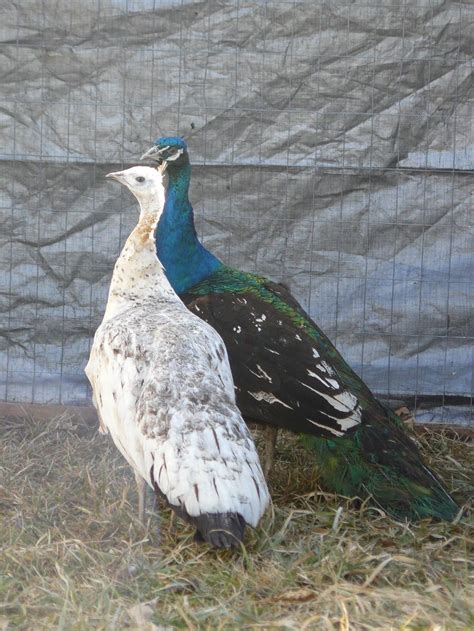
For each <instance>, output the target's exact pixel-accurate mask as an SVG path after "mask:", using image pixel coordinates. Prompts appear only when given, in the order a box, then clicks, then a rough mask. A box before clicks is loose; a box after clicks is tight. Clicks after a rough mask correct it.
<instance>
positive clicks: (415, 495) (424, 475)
mask: <svg viewBox="0 0 474 631" xmlns="http://www.w3.org/2000/svg"><path fill="white" fill-rule="evenodd" d="M303 442H304V443H305V444H306V445H307V446H308V447H309V448H311V450H313V451H315V452H316V454H317V461H318V466H319V467H320V474H321V476H322V479H323V482H324V484H325V485H326V486H327V487H328V488H329V489H330V490H331V491H334V492H336V493H339V494H342V495H346V496H349V497H354V496H358V497H361V498H365V497H367V496H371V497H372V499H373V501H374V502H375V503H376V504H377V505H378V506H379V507H380V508H382V509H383V510H384V511H385V512H387V513H388V514H390V515H392V517H395V518H396V519H409V520H412V521H415V520H418V519H423V518H425V517H433V518H435V519H440V520H445V521H452V520H453V519H454V518H455V517H456V515H457V513H458V511H459V507H458V505H457V504H456V502H455V501H454V500H453V498H452V497H451V496H450V495H449V493H448V492H447V491H446V490H445V489H444V487H443V485H442V483H441V481H440V480H439V478H438V477H437V476H436V475H435V474H434V473H433V472H432V471H431V470H430V469H429V468H428V467H427V466H426V465H425V464H424V463H423V460H422V457H421V455H420V452H419V451H418V448H417V446H416V445H415V443H414V442H413V441H412V440H411V438H410V437H409V436H408V435H407V434H406V432H405V431H404V429H403V428H401V427H400V426H399V423H398V422H397V421H395V420H392V419H386V420H385V421H384V422H383V423H382V422H381V421H379V420H376V421H375V422H372V421H369V420H366V419H363V422H362V424H361V426H360V427H359V428H358V429H357V430H356V432H355V433H354V434H353V435H352V436H351V437H350V438H349V437H346V438H334V439H332V438H331V439H323V438H319V437H314V436H309V435H307V436H305V437H304V438H303Z"/></svg>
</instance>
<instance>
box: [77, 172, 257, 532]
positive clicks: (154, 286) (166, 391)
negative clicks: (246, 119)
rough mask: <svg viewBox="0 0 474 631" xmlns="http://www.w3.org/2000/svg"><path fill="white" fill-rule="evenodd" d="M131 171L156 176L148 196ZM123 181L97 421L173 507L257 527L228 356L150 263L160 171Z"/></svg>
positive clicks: (99, 344) (101, 336)
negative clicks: (131, 223)
mask: <svg viewBox="0 0 474 631" xmlns="http://www.w3.org/2000/svg"><path fill="white" fill-rule="evenodd" d="M137 173H138V174H139V176H141V177H144V178H152V179H153V180H154V185H153V187H152V190H151V192H150V191H149V192H148V194H145V193H144V194H141V195H140V196H139V195H138V194H137V193H136V191H135V190H134V189H133V185H134V184H133V182H132V183H131V184H130V182H127V181H126V178H128V177H132V176H133V177H134V178H136V177H137ZM120 176H121V177H122V179H123V180H125V181H124V182H123V183H125V184H126V185H127V186H129V188H130V190H131V191H132V192H133V193H134V194H135V195H136V196H137V198H138V199H139V201H140V205H141V214H140V220H139V223H138V225H137V226H136V228H135V229H134V230H133V232H132V233H131V235H130V237H129V238H128V240H127V242H126V244H125V247H124V248H123V251H122V253H121V255H120V257H119V259H118V260H117V263H116V265H115V268H114V274H113V278H112V283H111V287H110V292H109V299H108V303H107V309H106V312H105V316H104V320H103V322H102V324H101V325H100V327H99V328H98V330H97V332H96V334H95V337H94V343H93V347H92V350H91V355H90V359H89V363H88V365H87V367H86V374H87V376H88V378H89V380H90V382H91V385H92V389H93V393H94V398H93V400H94V404H95V405H96V407H97V410H98V414H99V417H100V419H101V425H103V426H104V428H106V429H107V430H108V431H109V432H110V434H111V436H112V438H113V440H114V442H115V444H116V445H117V447H118V449H119V450H120V451H121V453H122V454H123V455H124V457H125V458H126V459H127V461H128V462H129V463H130V465H131V466H132V467H133V468H134V470H135V471H138V472H139V474H140V475H141V476H142V477H143V478H144V479H145V480H146V481H147V482H148V484H149V485H150V486H151V487H152V488H153V487H154V484H156V485H157V487H158V488H159V490H160V491H161V492H162V493H163V494H164V495H165V496H166V498H167V500H168V502H169V503H170V504H171V505H172V506H175V507H177V508H179V509H181V510H184V511H185V512H186V513H187V514H188V515H189V516H191V517H194V516H198V515H201V514H204V513H223V512H235V513H239V514H241V515H242V517H243V518H244V519H245V521H246V522H247V523H248V524H250V525H252V526H256V525H257V523H258V520H259V519H260V517H261V516H262V514H263V512H264V510H265V508H266V506H267V504H268V501H269V495H268V489H267V486H266V482H265V479H264V476H263V472H262V469H261V467H260V463H259V459H258V454H257V451H256V449H255V445H254V443H253V440H252V437H251V436H250V434H249V431H248V429H247V427H246V425H245V423H244V421H243V419H242V417H241V415H240V412H239V410H238V408H237V406H236V404H235V395H234V383H233V379H232V373H231V370H230V366H229V362H228V359H227V352H226V350H225V347H224V344H223V342H222V340H221V338H220V336H219V335H218V334H217V333H216V331H214V329H212V328H211V327H210V326H209V325H207V324H206V323H205V322H203V321H202V320H200V319H199V318H198V317H197V316H195V315H193V314H192V313H190V312H189V311H188V310H187V308H186V307H185V306H184V305H183V303H182V302H181V301H180V300H179V298H178V297H177V296H176V294H175V293H174V291H173V290H172V288H171V286H170V284H169V282H168V280H167V279H166V277H165V274H164V272H163V268H162V266H161V264H160V262H159V261H158V259H157V257H156V253H155V252H156V251H155V241H154V231H155V228H156V224H157V222H158V219H159V216H160V214H161V211H162V209H163V204H164V188H163V185H162V181H161V179H162V174H161V173H159V172H157V171H156V170H155V169H151V168H149V167H134V168H133V169H129V170H127V171H124V172H121V174H120ZM117 179H118V178H117Z"/></svg>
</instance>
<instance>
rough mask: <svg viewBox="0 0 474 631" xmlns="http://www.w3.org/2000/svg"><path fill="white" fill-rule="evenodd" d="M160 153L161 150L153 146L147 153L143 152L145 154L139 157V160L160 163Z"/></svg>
mask: <svg viewBox="0 0 474 631" xmlns="http://www.w3.org/2000/svg"><path fill="white" fill-rule="evenodd" d="M162 151H163V149H160V148H159V147H157V146H156V145H153V146H152V147H150V148H149V149H148V151H145V153H144V154H143V155H142V156H140V160H156V162H162V161H163V157H162V156H161V155H160V154H161V152H162Z"/></svg>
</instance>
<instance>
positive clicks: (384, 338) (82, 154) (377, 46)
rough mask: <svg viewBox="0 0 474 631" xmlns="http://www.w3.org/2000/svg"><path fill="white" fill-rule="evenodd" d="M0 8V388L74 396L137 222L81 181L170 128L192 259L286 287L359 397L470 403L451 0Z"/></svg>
mask: <svg viewBox="0 0 474 631" xmlns="http://www.w3.org/2000/svg"><path fill="white" fill-rule="evenodd" d="M1 13H2V15H1V16H0V37H1V46H0V55H1V58H0V80H1V86H2V92H3V98H2V103H1V107H0V157H1V159H2V169H1V181H0V196H1V197H0V201H1V208H2V216H1V233H0V234H1V236H0V256H1V265H2V271H3V273H2V276H1V291H0V298H1V303H0V310H1V316H2V321H3V326H2V331H1V338H0V350H1V358H0V371H1V374H0V383H1V387H0V398H3V399H7V400H10V401H22V402H30V401H35V402H52V403H54V402H63V403H73V402H74V403H77V402H79V403H81V402H85V401H88V400H89V393H88V389H87V386H86V381H85V378H84V374H83V368H84V365H85V362H86V358H87V356H88V350H89V345H90V341H91V336H92V334H93V332H94V330H95V328H96V327H97V325H98V323H99V322H100V319H101V316H102V313H103V310H104V307H105V301H106V295H107V288H108V282H109V279H110V274H111V271H112V267H113V263H114V259H115V258H116V256H117V255H118V253H119V250H120V247H121V245H122V244H123V242H124V239H125V237H126V235H127V232H128V231H129V229H130V227H131V226H132V224H133V222H134V220H135V219H136V204H135V202H134V200H133V199H132V198H131V196H130V194H128V192H126V191H124V190H121V189H120V187H119V186H118V185H116V186H114V185H113V184H110V183H106V182H104V179H103V176H104V174H105V173H106V172H108V171H110V170H115V169H117V168H118V167H119V166H121V165H124V164H125V165H127V164H130V163H132V162H134V161H136V159H137V157H138V156H139V155H140V154H141V152H142V151H144V150H145V149H146V148H147V147H148V146H149V144H150V141H151V140H152V139H153V138H155V137H156V136H159V135H163V134H167V135H168V134H176V133H179V134H182V135H184V136H185V137H186V138H187V139H188V142H189V146H190V152H191V156H192V160H193V163H194V165H195V167H194V171H193V184H192V190H191V197H192V201H193V203H194V207H195V210H196V214H197V219H198V229H199V232H200V234H201V235H202V236H203V238H204V240H205V243H206V245H207V246H208V247H210V249H211V250H212V251H213V252H215V253H217V254H218V255H219V256H220V257H222V259H223V260H224V261H226V262H228V263H230V264H232V265H234V266H238V267H240V268H244V269H247V270H251V271H257V270H258V271H259V272H261V273H264V274H266V275H268V276H270V277H272V278H273V279H276V280H282V281H284V282H285V283H287V284H288V285H289V286H290V287H291V288H292V289H293V291H294V294H295V295H296V296H297V297H298V298H299V299H300V301H301V302H302V304H303V305H304V306H305V307H306V308H308V309H309V311H310V312H311V314H312V315H313V316H314V317H315V318H316V320H317V321H318V322H319V323H320V324H321V326H322V327H323V329H324V330H325V331H326V332H327V333H328V334H329V335H330V337H331V338H332V339H334V340H335V341H336V342H337V345H338V347H339V348H340V350H341V351H342V352H343V353H344V355H345V356H346V358H347V359H348V360H349V362H350V363H351V364H352V365H353V366H354V368H355V369H356V370H358V371H359V372H361V373H362V374H363V376H364V378H365V379H366V380H367V381H368V383H369V385H370V386H371V387H372V388H373V389H374V390H375V391H377V392H379V393H382V394H387V393H389V394H391V395H392V396H394V395H405V396H408V395H419V396H421V395H423V396H424V395H446V396H454V395H457V396H464V397H465V396H470V393H471V392H472V382H473V375H472V359H473V357H472V353H473V344H472V342H473V327H472V324H473V321H472V295H473V294H472V289H473V284H474V273H473V272H474V269H473V267H474V260H473V251H474V248H473V241H474V239H473V232H474V226H473V216H472V213H471V203H472V190H473V176H472V171H471V172H469V170H472V169H473V168H474V141H473V133H472V85H473V83H472V59H471V55H472V51H473V46H474V44H473V33H474V28H473V22H474V20H473V18H474V6H473V5H472V4H470V3H461V2H446V1H445V0H443V1H441V0H430V1H429V0H425V1H418V0H417V1H410V2H402V0H400V1H393V0H391V1H388V2H384V3H381V2H379V1H378V0H371V1H364V2H359V1H357V0H355V1H348V0H346V1H345V2H337V1H332V0H331V1H328V2H315V1H314V0H308V1H304V2H297V1H295V2H281V1H275V2H263V1H262V2H255V1H254V2H245V1H240V2H237V1H234V2H227V1H225V0H221V1H219V2H217V1H215V2H214V1H208V2H188V1H184V0H183V1H180V2H172V1H166V2H160V1H158V0H156V1H155V2H152V1H147V0H141V1H140V0H129V1H128V2H125V0H123V1H122V0H116V1H113V0H96V1H94V2H92V1H90V0H87V1H81V2H77V3H75V2H74V3H72V2H66V1H64V0H46V1H45V0H41V1H40V0H22V2H13V1H8V0H7V1H6V2H3V3H2V8H1ZM470 91H471V92H470Z"/></svg>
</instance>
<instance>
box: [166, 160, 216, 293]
mask: <svg viewBox="0 0 474 631" xmlns="http://www.w3.org/2000/svg"><path fill="white" fill-rule="evenodd" d="M167 175H168V186H167V191H166V201H165V207H164V209H163V214H162V215H161V217H160V220H159V222H158V226H157V231H156V251H157V253H158V258H159V259H160V261H161V263H162V264H163V266H164V268H165V272H166V276H167V277H168V280H169V281H170V283H171V285H172V287H173V289H174V290H175V291H176V293H178V294H180V293H183V292H185V291H187V290H188V289H190V288H191V287H192V286H193V285H195V284H196V283H199V282H200V281H202V280H204V279H206V278H207V277H208V276H210V275H211V274H212V273H213V272H215V271H216V270H217V269H218V268H219V267H222V263H221V262H220V261H219V259H217V258H216V257H215V256H214V255H213V254H211V253H210V252H209V251H208V250H206V248H205V247H204V246H203V245H202V244H201V243H200V242H199V239H198V237H197V234H196V229H195V227H194V217H193V207H192V206H191V204H190V203H189V199H188V190H189V182H190V179H191V165H190V164H189V160H186V161H184V163H182V164H179V165H172V164H171V163H169V166H168V169H167Z"/></svg>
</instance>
